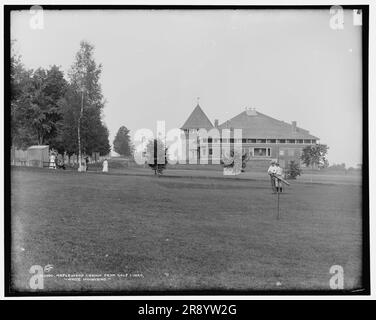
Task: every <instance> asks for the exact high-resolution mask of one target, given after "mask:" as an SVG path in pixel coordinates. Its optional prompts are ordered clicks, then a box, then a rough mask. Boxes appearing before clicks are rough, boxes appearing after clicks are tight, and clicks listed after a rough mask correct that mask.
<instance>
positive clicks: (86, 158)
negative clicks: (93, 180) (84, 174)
mask: <svg viewBox="0 0 376 320" xmlns="http://www.w3.org/2000/svg"><path fill="white" fill-rule="evenodd" d="M88 169H89V157H88V156H86V157H85V171H87V170H88Z"/></svg>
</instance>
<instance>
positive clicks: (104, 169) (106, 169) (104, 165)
mask: <svg viewBox="0 0 376 320" xmlns="http://www.w3.org/2000/svg"><path fill="white" fill-rule="evenodd" d="M102 172H108V161H107V158H106V159H104V161H103V168H102Z"/></svg>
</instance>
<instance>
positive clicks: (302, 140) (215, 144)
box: [181, 104, 319, 167]
mask: <svg viewBox="0 0 376 320" xmlns="http://www.w3.org/2000/svg"><path fill="white" fill-rule="evenodd" d="M181 129H182V130H184V132H185V133H186V134H187V135H188V134H193V133H195V134H197V136H198V138H197V145H194V146H193V147H192V146H189V147H188V150H187V155H188V156H187V157H188V158H189V159H191V158H197V159H198V161H197V163H202V162H203V161H202V159H203V158H205V159H206V158H208V163H211V162H212V160H213V159H214V158H215V156H214V155H219V157H220V158H222V157H223V152H221V151H220V150H223V149H222V147H223V146H225V145H227V146H229V147H230V148H233V147H234V144H237V143H238V145H239V144H240V145H241V148H242V153H243V154H244V153H245V154H247V155H248V156H249V160H250V161H249V163H250V166H251V167H252V166H258V165H259V166H262V167H265V165H267V164H268V163H269V162H270V161H271V160H272V159H275V160H277V161H279V163H280V165H281V166H282V167H285V166H286V165H287V164H288V163H289V162H290V161H292V160H294V161H296V162H298V163H300V155H301V153H302V149H303V148H304V147H306V146H307V145H312V144H316V143H318V141H319V138H318V137H316V136H313V135H311V134H310V133H309V131H308V130H305V129H302V128H300V127H298V126H297V122H296V121H292V122H291V123H286V122H284V121H280V120H277V119H274V118H272V117H269V116H267V115H265V114H262V113H261V112H259V111H257V110H256V109H255V108H247V109H246V110H244V111H243V112H241V113H240V114H238V115H237V116H235V117H233V118H231V119H230V120H227V121H225V122H224V123H222V124H219V123H218V120H215V121H214V125H213V124H212V123H211V121H210V120H209V118H208V117H207V116H206V114H205V113H204V111H203V110H202V108H201V107H200V105H199V104H197V106H196V108H195V109H194V110H193V112H192V113H191V115H190V116H189V117H188V119H187V120H186V121H185V123H184V124H183V126H182V127H181ZM200 129H205V130H206V131H210V130H212V129H218V131H219V132H220V136H219V137H210V135H209V137H206V136H205V135H200V133H199V132H200ZM235 129H241V141H240V139H236V136H234V135H233V133H234V132H235V131H236V130H235ZM223 132H230V136H228V135H226V136H224V135H223ZM216 148H217V150H215V149H216Z"/></svg>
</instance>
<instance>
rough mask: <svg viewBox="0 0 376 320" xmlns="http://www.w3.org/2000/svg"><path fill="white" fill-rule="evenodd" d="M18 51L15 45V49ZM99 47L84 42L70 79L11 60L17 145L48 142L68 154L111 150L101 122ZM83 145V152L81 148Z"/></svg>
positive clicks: (16, 57)
mask: <svg viewBox="0 0 376 320" xmlns="http://www.w3.org/2000/svg"><path fill="white" fill-rule="evenodd" d="M12 47H14V46H12ZM93 52H94V47H93V46H92V45H91V44H90V43H88V42H85V41H82V42H81V43H80V49H79V51H78V52H77V54H76V57H75V61H74V63H73V64H72V66H71V68H70V70H69V72H68V74H67V79H66V78H65V76H64V73H63V71H62V70H60V68H59V67H58V66H55V65H53V66H51V67H50V68H49V69H43V68H38V69H36V70H30V69H27V68H25V66H24V65H23V64H22V61H21V57H20V56H19V55H18V54H16V53H15V52H14V51H12V56H11V138H12V145H13V146H15V147H16V148H21V149H25V148H27V147H28V146H30V145H36V144H38V145H41V144H48V145H49V146H50V148H53V149H56V150H57V151H58V152H59V153H64V152H67V153H68V155H72V154H73V153H75V154H78V153H79V149H81V150H82V153H85V154H88V155H90V154H92V152H99V153H100V154H102V155H105V154H108V153H109V152H110V150H111V147H110V143H109V132H108V129H107V127H106V126H105V124H104V123H103V121H102V114H103V108H104V105H105V100H104V98H103V95H102V90H101V85H100V82H99V79H100V75H101V71H102V66H101V64H96V62H95V60H94V58H93ZM80 147H81V148H80Z"/></svg>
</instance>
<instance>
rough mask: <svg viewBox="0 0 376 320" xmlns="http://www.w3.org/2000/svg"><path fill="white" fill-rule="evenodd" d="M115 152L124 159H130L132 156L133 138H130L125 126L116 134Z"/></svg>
mask: <svg viewBox="0 0 376 320" xmlns="http://www.w3.org/2000/svg"><path fill="white" fill-rule="evenodd" d="M114 150H115V151H116V152H117V153H118V154H120V155H122V156H124V157H128V156H130V155H131V154H132V145H131V138H130V136H129V130H128V129H127V128H126V127H125V126H121V127H120V128H119V130H118V132H117V133H116V136H115V139H114Z"/></svg>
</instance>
